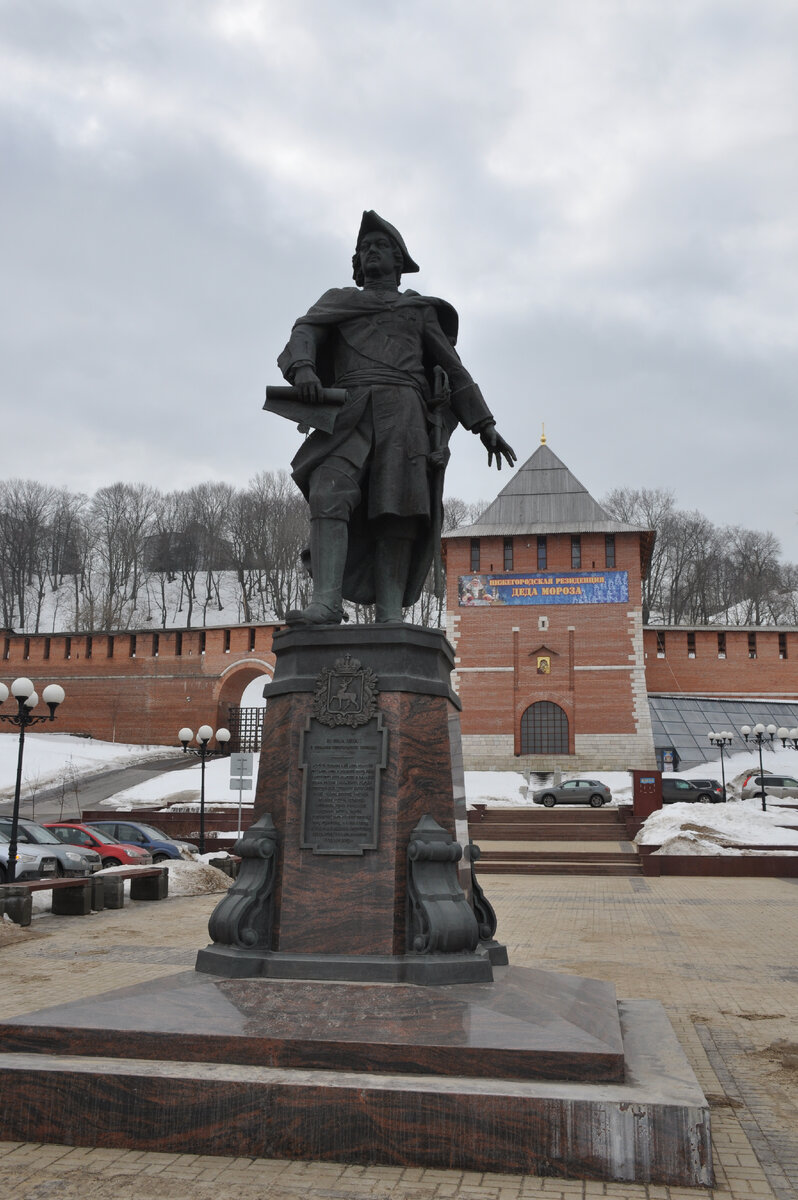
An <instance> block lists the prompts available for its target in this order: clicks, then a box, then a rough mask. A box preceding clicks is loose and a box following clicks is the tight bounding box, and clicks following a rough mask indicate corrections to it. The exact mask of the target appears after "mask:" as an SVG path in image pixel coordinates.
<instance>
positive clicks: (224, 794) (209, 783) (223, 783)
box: [102, 754, 260, 812]
mask: <svg viewBox="0 0 798 1200" xmlns="http://www.w3.org/2000/svg"><path fill="white" fill-rule="evenodd" d="M259 759H260V754H255V755H254V764H253V774H252V779H253V790H252V791H249V792H243V793H242V801H243V803H244V804H245V805H246V804H247V803H249V804H251V803H252V801H253V799H254V781H255V780H256V779H257V778H258V761H259ZM187 761H188V762H190V763H191V765H190V766H187V767H186V769H185V770H182V771H165V772H164V774H163V775H155V776H153V777H152V778H151V779H146V780H144V781H143V782H142V783H139V784H136V786H135V787H130V788H124V789H123V790H122V791H121V792H117V793H116V794H115V795H114V796H110V797H109V798H108V799H107V800H103V802H102V807H103V808H112V809H121V810H123V811H132V810H134V809H137V808H139V809H140V808H167V807H168V808H174V810H175V812H199V808H200V779H201V770H202V767H201V765H200V760H199V759H198V758H197V757H196V755H193V754H192V755H191V758H190V759H188V760H187ZM220 805H224V807H225V808H226V807H228V806H229V807H232V808H235V809H236V810H237V809H238V792H231V791H230V760H229V758H210V759H208V760H207V761H206V763H205V807H206V809H208V808H211V807H212V808H218V807H219V806H220Z"/></svg>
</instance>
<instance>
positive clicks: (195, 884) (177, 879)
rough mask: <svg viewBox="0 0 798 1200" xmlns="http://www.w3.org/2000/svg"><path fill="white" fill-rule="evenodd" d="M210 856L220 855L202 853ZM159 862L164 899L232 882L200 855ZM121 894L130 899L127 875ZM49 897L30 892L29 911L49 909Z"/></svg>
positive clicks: (223, 888) (199, 893)
mask: <svg viewBox="0 0 798 1200" xmlns="http://www.w3.org/2000/svg"><path fill="white" fill-rule="evenodd" d="M210 857H213V858H219V857H220V855H218V854H216V855H206V858H210ZM160 865H161V866H164V867H166V869H167V870H168V872H169V894H168V896H167V899H168V900H173V899H174V898H175V897H176V896H203V895H205V894H207V893H208V892H226V891H227V889H228V888H229V887H230V886H231V885H232V883H233V880H232V879H231V878H230V876H229V875H225V873H224V871H220V870H219V868H218V867H212V866H211V865H210V863H208V862H203V860H202V859H201V858H194V859H189V860H187V859H183V858H172V859H169V860H168V862H165V863H161V864H160ZM148 869H149V868H147V867H108V868H107V869H106V870H104V871H98V872H97V874H98V875H99V876H100V877H102V876H103V875H114V874H118V873H119V872H120V871H130V870H133V871H135V870H141V871H146V870H148ZM125 896H126V897H127V899H128V900H129V899H130V880H129V879H126V880H125ZM52 897H53V894H52V892H48V891H41V892H33V893H32V895H31V900H32V902H33V915H34V916H41V915H42V914H43V913H49V912H50V911H51V910H52V906H53V905H52Z"/></svg>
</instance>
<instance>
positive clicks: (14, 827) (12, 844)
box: [8, 700, 27, 883]
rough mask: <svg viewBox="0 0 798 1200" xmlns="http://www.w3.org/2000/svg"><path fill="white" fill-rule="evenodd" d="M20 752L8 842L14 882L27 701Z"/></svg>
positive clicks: (21, 712) (10, 878) (21, 719)
mask: <svg viewBox="0 0 798 1200" xmlns="http://www.w3.org/2000/svg"><path fill="white" fill-rule="evenodd" d="M18 703H19V718H18V719H19V753H18V755H17V782H16V785H15V787H14V809H13V811H12V814H11V837H10V839H9V844H8V882H9V883H13V882H14V880H15V879H16V874H17V837H18V834H19V797H20V791H21V788H22V755H23V753H24V751H25V725H26V724H27V722H26V720H25V718H26V716H27V714H26V713H25V712H24V708H25V703H24V701H23V700H20V701H19V702H18Z"/></svg>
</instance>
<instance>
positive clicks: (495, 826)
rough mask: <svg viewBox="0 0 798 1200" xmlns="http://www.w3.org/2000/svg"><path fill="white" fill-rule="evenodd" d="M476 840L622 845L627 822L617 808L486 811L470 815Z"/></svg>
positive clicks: (487, 809) (476, 811)
mask: <svg viewBox="0 0 798 1200" xmlns="http://www.w3.org/2000/svg"><path fill="white" fill-rule="evenodd" d="M468 827H469V832H470V835H471V837H472V838H473V840H474V841H475V842H476V843H477V844H478V845H482V843H483V842H488V841H516V840H520V841H546V842H550V841H579V842H587V841H602V842H613V841H616V842H617V841H619V840H622V839H623V838H625V837H626V822H625V819H624V815H623V813H622V812H621V811H620V810H619V809H617V808H595V809H593V808H582V807H578V808H565V807H562V808H541V807H538V806H535V808H484V809H483V808H482V806H479V805H477V806H475V807H474V808H473V809H470V810H469V813H468Z"/></svg>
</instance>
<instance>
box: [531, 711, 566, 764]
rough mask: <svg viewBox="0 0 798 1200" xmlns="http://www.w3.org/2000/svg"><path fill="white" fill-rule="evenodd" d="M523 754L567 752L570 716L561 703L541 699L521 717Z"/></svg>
mask: <svg viewBox="0 0 798 1200" xmlns="http://www.w3.org/2000/svg"><path fill="white" fill-rule="evenodd" d="M521 753H522V754H567V753H568V717H567V715H566V713H565V712H563V710H562V709H561V708H560V706H559V704H552V703H551V701H550V700H539V701H538V703H537V704H530V706H529V708H528V709H527V710H526V712H525V713H524V714H523V716H522V717H521Z"/></svg>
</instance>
